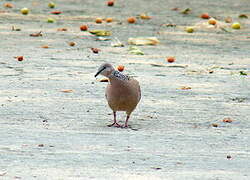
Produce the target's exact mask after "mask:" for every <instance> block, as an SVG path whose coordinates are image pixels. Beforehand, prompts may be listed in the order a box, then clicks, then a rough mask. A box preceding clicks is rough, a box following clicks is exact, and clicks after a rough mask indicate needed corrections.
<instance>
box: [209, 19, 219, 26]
mask: <svg viewBox="0 0 250 180" xmlns="http://www.w3.org/2000/svg"><path fill="white" fill-rule="evenodd" d="M216 23H217V21H216V20H215V19H214V18H210V19H209V20H208V24H211V25H215V24H216Z"/></svg>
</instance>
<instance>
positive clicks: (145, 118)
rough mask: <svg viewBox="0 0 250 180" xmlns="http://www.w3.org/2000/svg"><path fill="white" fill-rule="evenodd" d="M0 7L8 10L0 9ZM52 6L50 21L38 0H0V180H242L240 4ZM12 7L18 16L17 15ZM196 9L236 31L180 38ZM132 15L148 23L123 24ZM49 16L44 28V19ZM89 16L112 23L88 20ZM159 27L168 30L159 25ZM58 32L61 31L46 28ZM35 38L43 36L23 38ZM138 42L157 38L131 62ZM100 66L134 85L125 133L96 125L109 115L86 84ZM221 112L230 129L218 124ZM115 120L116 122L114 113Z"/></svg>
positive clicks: (247, 94) (244, 108)
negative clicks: (118, 71) (105, 33)
mask: <svg viewBox="0 0 250 180" xmlns="http://www.w3.org/2000/svg"><path fill="white" fill-rule="evenodd" d="M6 2H9V3H12V4H13V5H14V8H12V9H7V8H4V7H3V4H4V3H6ZM55 2H56V5H57V8H56V9H55V10H60V11H62V12H63V13H62V15H59V16H56V15H50V13H49V12H50V11H53V9H49V8H48V7H47V4H48V1H32V0H27V1H24V0H23V1H14V0H13V1H1V7H0V79H1V85H0V179H25V180H26V179H27V180H32V179H37V180H45V179H51V180H71V179H72V180H75V179H76V180H78V179H79V180H80V179H81V180H82V179H83V180H85V179H118V180H119V179H129V180H130V179H136V180H137V179H143V180H145V179H149V180H154V179H156V180H157V179H167V180H184V179H185V180H196V179H197V180H198V179H199V180H200V179H203V180H249V179H250V141H249V138H250V131H249V130H250V121H249V120H250V118H249V116H250V79H249V74H250V51H249V47H250V46H249V41H250V33H249V32H250V31H249V28H250V21H249V19H239V18H238V15H239V14H244V13H246V14H247V13H249V7H250V6H249V2H248V1H244V0H239V1H233V0H227V1H226V0H222V1H215V0H212V1H196V0H190V1H180V0H179V1H165V0H156V1H142V0H138V1H133V0H128V1H116V4H115V6H114V7H107V6H106V4H105V1H101V0H97V1H92V0H86V1H83V0H70V1H69V0H60V1H59V0H58V1H55ZM23 7H28V8H29V9H30V11H31V12H30V14H29V15H27V16H24V15H21V14H20V13H19V10H20V9H21V8H23ZM174 7H178V8H180V9H185V8H191V9H192V13H191V14H189V15H182V14H180V12H179V11H172V10H171V8H174ZM203 12H208V13H209V14H211V15H212V16H214V17H216V18H217V19H218V20H219V21H223V19H224V17H227V16H230V17H232V18H233V21H239V22H240V23H241V24H242V29H240V30H232V31H231V32H225V31H223V30H221V29H216V30H214V29H200V30H198V31H196V32H194V33H186V32H185V31H184V28H185V26H192V25H194V24H196V23H199V22H201V21H204V22H205V21H206V20H202V19H200V18H199V17H198V16H199V15H200V14H201V13H203ZM141 13H148V14H149V15H150V16H152V19H151V20H138V22H137V24H127V22H126V19H127V17H129V16H135V15H138V14H141ZM248 15H250V14H248ZM49 16H50V17H53V18H55V19H56V20H57V21H56V23H52V24H49V23H47V22H46V21H47V18H48V17H49ZM96 17H103V18H104V17H113V18H114V20H115V21H114V22H113V23H111V24H106V23H103V24H101V25H97V24H95V23H94V20H95V18H96ZM168 23H172V24H176V25H177V27H166V26H161V24H168ZM81 24H88V25H89V28H90V29H106V30H111V31H112V33H113V34H112V36H111V37H110V39H111V41H112V40H114V38H115V37H117V38H118V39H119V40H120V41H121V42H123V43H124V44H125V47H111V45H110V44H111V41H95V39H96V37H94V36H92V35H90V34H89V33H88V32H81V31H80V30H79V26H80V25H81ZM12 26H14V27H15V28H21V31H12V30H11V28H12ZM62 27H66V28H68V31H66V32H58V31H57V28H62ZM39 31H42V34H43V36H40V37H30V36H29V34H31V33H37V32H39ZM138 36H156V37H157V38H158V39H159V40H160V41H161V42H160V44H159V45H156V46H140V47H139V48H140V49H141V50H142V51H143V52H144V53H145V55H132V54H130V53H129V52H128V47H129V46H128V45H127V43H126V42H127V39H128V38H129V37H138ZM71 41H73V42H75V43H76V45H75V46H74V47H70V46H69V45H68V42H71ZM43 45H48V46H49V48H48V49H44V48H41V46H43ZM91 47H96V48H99V49H101V51H100V53H99V54H93V53H92V52H91V50H90V48H91ZM15 56H24V61H22V62H18V61H17V60H16V59H15V58H14V57H15ZM167 56H175V57H176V62H175V63H172V64H169V63H168V62H166V60H165V59H166V57H167ZM105 61H108V62H110V63H112V64H114V65H115V66H117V65H118V64H123V65H124V66H125V73H127V74H130V75H132V76H135V78H136V79H138V80H139V81H140V84H141V88H142V100H141V103H140V104H139V106H138V108H137V109H136V111H135V112H134V113H133V115H132V117H131V120H130V121H129V124H130V125H131V128H129V129H120V128H109V127H107V126H106V125H107V124H109V123H111V122H112V118H113V117H112V114H111V110H110V109H109V108H108V106H107V103H106V101H105V97H104V91H105V87H106V83H100V82H98V81H97V80H96V79H95V78H94V74H95V72H96V70H97V68H98V67H99V65H100V64H101V63H103V62H105ZM156 65H158V66H156ZM240 71H243V72H244V73H247V74H248V75H240ZM182 86H186V87H191V89H187V90H183V89H181V87H182ZM67 89H69V90H72V92H70V93H65V92H62V90H67ZM227 117H228V118H231V119H232V120H233V122H232V123H224V122H222V120H223V119H224V118H227ZM118 118H119V120H120V121H121V123H123V122H124V120H125V115H124V114H123V113H119V114H118ZM212 124H216V125H217V126H218V127H213V126H212ZM227 156H231V158H229V157H228V158H227Z"/></svg>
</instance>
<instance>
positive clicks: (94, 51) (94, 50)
mask: <svg viewBox="0 0 250 180" xmlns="http://www.w3.org/2000/svg"><path fill="white" fill-rule="evenodd" d="M91 50H92V52H93V53H95V54H98V53H99V51H101V50H100V49H98V48H91Z"/></svg>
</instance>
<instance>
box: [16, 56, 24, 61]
mask: <svg viewBox="0 0 250 180" xmlns="http://www.w3.org/2000/svg"><path fill="white" fill-rule="evenodd" d="M15 58H16V59H17V60H18V61H23V56H16V57H15Z"/></svg>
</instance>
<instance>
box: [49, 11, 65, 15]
mask: <svg viewBox="0 0 250 180" xmlns="http://www.w3.org/2000/svg"><path fill="white" fill-rule="evenodd" d="M50 13H51V14H56V15H58V14H61V13H62V11H52V12H50Z"/></svg>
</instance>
